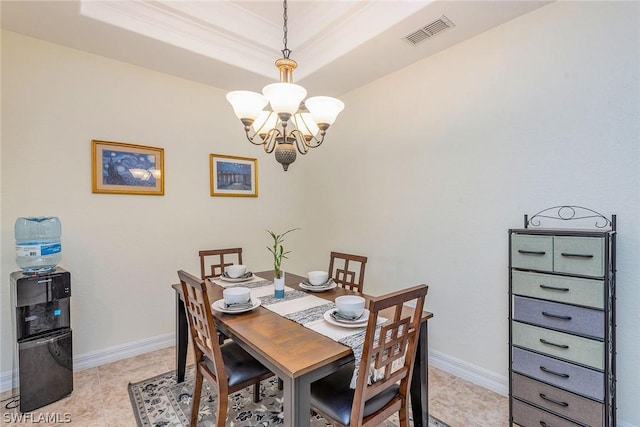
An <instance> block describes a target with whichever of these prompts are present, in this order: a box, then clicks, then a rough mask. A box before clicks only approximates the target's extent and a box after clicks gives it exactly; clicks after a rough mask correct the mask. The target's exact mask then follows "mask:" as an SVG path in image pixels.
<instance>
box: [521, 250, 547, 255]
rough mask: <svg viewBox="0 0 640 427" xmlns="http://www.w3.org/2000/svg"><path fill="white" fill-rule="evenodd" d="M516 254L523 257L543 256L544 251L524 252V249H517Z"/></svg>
mask: <svg viewBox="0 0 640 427" xmlns="http://www.w3.org/2000/svg"><path fill="white" fill-rule="evenodd" d="M518 253H521V254H523V255H545V254H546V252H545V251H525V250H524V249H518Z"/></svg>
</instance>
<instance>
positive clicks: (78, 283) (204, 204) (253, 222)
mask: <svg viewBox="0 0 640 427" xmlns="http://www.w3.org/2000/svg"><path fill="white" fill-rule="evenodd" d="M92 139H101V140H107V141H120V142H128V143H133V144H141V145H150V146H155V147H163V148H164V150H165V163H166V164H165V176H166V181H165V184H166V188H165V195H164V196H139V195H112V194H92V192H91V140H92ZM209 153H221V154H231V155H239V156H247V157H257V158H258V168H259V197H258V198H245V197H211V196H210V195H209ZM300 163H301V162H300ZM295 166H298V165H297V164H295V165H294V166H292V167H291V170H290V171H288V172H287V174H286V175H284V172H283V171H282V168H281V167H280V165H279V164H277V163H276V162H275V160H274V159H273V155H271V156H268V155H267V154H265V153H264V152H263V151H262V150H261V149H260V148H259V147H254V146H252V145H251V144H249V143H248V142H246V140H244V133H243V131H242V125H241V123H240V122H239V121H238V120H237V119H236V118H235V116H234V114H233V111H232V109H231V108H230V106H229V105H228V103H227V102H226V100H225V99H224V92H223V91H221V90H218V89H215V88H211V87H207V86H204V85H201V84H196V83H193V82H190V81H186V80H181V79H177V78H175V77H170V76H167V75H164V74H160V73H155V72H151V71H149V70H146V69H142V68H139V67H134V66H130V65H127V64H123V63H120V62H116V61H113V60H110V59H107V58H103V57H99V56H95V55H89V54H86V53H83V52H80V51H76V50H72V49H68V48H64V47H61V46H58V45H54V44H49V43H44V42H41V41H38V40H35V39H32V38H27V37H24V36H21V35H18V34H15V33H11V32H5V33H3V38H2V220H1V227H2V263H1V265H2V284H3V285H2V287H1V294H0V295H1V298H2V305H1V307H2V309H1V310H2V337H1V339H2V365H1V372H6V371H8V370H10V369H11V361H12V348H13V337H12V333H11V318H12V311H11V302H10V298H9V295H10V293H9V289H10V286H9V274H10V272H12V271H16V270H17V266H16V264H15V259H14V256H15V250H14V245H15V241H14V231H13V227H14V222H15V220H16V218H17V217H20V216H38V215H56V216H58V217H60V220H61V222H62V247H63V249H62V252H63V257H62V262H61V263H60V265H61V266H62V267H64V268H66V269H67V270H69V271H70V272H71V274H72V310H71V311H72V313H71V321H72V327H73V331H74V341H73V344H74V348H73V351H74V355H75V356H81V355H85V354H91V353H92V352H96V351H99V350H103V349H107V348H111V347H114V346H118V345H123V344H126V343H130V342H136V341H139V340H143V339H147V338H150V337H156V336H161V335H163V334H171V333H172V332H173V331H174V323H173V322H174V299H173V298H174V293H173V292H172V291H171V289H170V288H169V285H170V284H171V283H175V282H176V281H177V275H176V271H177V270H178V269H180V268H183V269H186V270H188V271H191V272H193V273H195V274H199V260H198V250H200V249H210V248H216V247H229V246H231V247H235V246H241V247H243V248H244V250H245V253H244V255H245V257H244V258H245V262H246V263H247V264H248V265H250V266H251V267H252V268H256V269H269V268H271V267H270V266H271V263H270V259H269V254H268V252H267V250H266V249H265V246H266V245H267V244H268V243H269V242H270V237H269V236H268V234H267V233H266V231H265V229H267V228H270V229H275V230H284V229H285V227H288V226H291V225H295V226H300V227H303V229H304V228H305V226H306V224H305V223H304V222H303V221H302V220H303V219H304V218H302V217H300V216H298V215H297V213H296V212H295V211H294V210H292V209H290V207H291V206H292V205H295V200H296V199H299V198H300V192H301V190H302V189H303V188H302V187H301V185H300V184H299V182H300V175H299V173H300V172H302V171H304V168H303V167H300V168H298V167H295ZM303 238H304V233H303V232H300V233H299V234H298V236H295V235H292V236H291V238H290V241H291V243H292V244H295V242H296V240H297V239H303ZM295 256H296V253H295V252H294V253H293V254H292V259H293V260H295Z"/></svg>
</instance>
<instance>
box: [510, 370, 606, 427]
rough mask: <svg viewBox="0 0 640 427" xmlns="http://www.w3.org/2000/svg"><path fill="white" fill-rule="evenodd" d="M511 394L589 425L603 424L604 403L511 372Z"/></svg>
mask: <svg viewBox="0 0 640 427" xmlns="http://www.w3.org/2000/svg"><path fill="white" fill-rule="evenodd" d="M512 392H513V396H514V397H517V398H520V399H522V400H526V401H529V402H531V403H533V404H535V405H538V406H541V407H543V408H546V409H547V410H549V411H553V412H555V413H556V414H559V415H562V416H565V417H567V418H571V419H573V420H576V421H578V422H580V423H583V424H587V425H589V426H591V427H603V426H604V404H602V403H598V402H596V401H594V400H590V399H587V398H585V397H582V396H578V395H576V394H573V393H569V392H568V391H564V390H560V389H558V388H555V387H553V386H550V385H548V384H545V383H541V382H540V381H536V380H533V379H531V378H528V377H525V376H523V375H519V374H513V387H512Z"/></svg>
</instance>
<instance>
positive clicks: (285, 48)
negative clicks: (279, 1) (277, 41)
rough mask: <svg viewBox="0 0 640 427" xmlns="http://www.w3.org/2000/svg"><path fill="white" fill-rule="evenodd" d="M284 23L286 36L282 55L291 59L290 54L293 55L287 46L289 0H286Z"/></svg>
mask: <svg viewBox="0 0 640 427" xmlns="http://www.w3.org/2000/svg"><path fill="white" fill-rule="evenodd" d="M283 8H284V14H283V18H284V25H283V26H282V31H283V32H284V37H283V38H282V42H283V44H284V49H282V56H283V57H285V58H287V59H289V55H291V50H290V49H289V48H287V32H288V28H287V0H284V7H283Z"/></svg>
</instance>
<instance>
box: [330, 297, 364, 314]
mask: <svg viewBox="0 0 640 427" xmlns="http://www.w3.org/2000/svg"><path fill="white" fill-rule="evenodd" d="M335 302H336V309H337V310H338V313H340V314H341V315H343V316H345V317H360V316H362V313H364V302H365V300H364V298H362V297H359V296H357V295H342V296H339V297H338V298H336V301H335Z"/></svg>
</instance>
